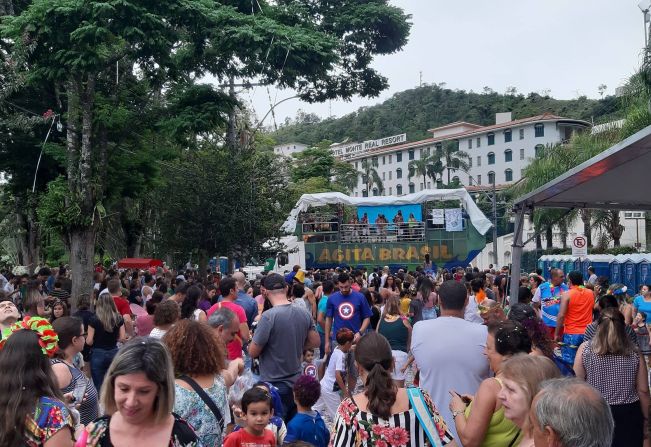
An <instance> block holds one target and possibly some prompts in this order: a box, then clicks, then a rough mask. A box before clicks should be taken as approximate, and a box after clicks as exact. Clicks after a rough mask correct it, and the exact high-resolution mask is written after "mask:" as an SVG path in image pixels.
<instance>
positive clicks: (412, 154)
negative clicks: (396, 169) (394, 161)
mask: <svg viewBox="0 0 651 447" xmlns="http://www.w3.org/2000/svg"><path fill="white" fill-rule="evenodd" d="M409 159H410V160H413V159H414V150H413V149H409Z"/></svg>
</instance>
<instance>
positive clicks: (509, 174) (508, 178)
mask: <svg viewBox="0 0 651 447" xmlns="http://www.w3.org/2000/svg"><path fill="white" fill-rule="evenodd" d="M504 180H506V181H507V182H512V181H513V171H511V170H510V169H507V170H506V171H504Z"/></svg>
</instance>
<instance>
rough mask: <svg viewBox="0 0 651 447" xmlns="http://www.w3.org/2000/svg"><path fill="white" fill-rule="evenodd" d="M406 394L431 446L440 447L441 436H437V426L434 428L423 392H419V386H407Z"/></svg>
mask: <svg viewBox="0 0 651 447" xmlns="http://www.w3.org/2000/svg"><path fill="white" fill-rule="evenodd" d="M407 396H408V397H409V403H410V404H411V408H412V409H413V410H414V413H416V417H417V418H418V422H420V426H421V427H422V428H423V431H424V432H425V434H426V435H427V439H429V442H430V444H431V445H432V447H441V446H442V445H443V444H442V443H441V437H440V436H439V431H438V428H436V424H434V420H433V419H432V415H431V414H430V412H429V409H428V408H427V404H426V403H425V399H424V398H423V393H421V391H420V388H417V387H409V388H407Z"/></svg>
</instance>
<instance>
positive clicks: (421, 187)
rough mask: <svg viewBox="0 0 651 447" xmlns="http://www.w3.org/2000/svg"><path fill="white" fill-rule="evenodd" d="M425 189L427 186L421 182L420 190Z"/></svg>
mask: <svg viewBox="0 0 651 447" xmlns="http://www.w3.org/2000/svg"><path fill="white" fill-rule="evenodd" d="M423 189H425V187H424V186H423V184H422V183H421V184H420V190H421V191H422V190H423Z"/></svg>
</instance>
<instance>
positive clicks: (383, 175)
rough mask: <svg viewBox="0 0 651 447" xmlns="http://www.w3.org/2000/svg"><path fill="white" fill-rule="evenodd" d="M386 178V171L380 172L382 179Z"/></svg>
mask: <svg viewBox="0 0 651 447" xmlns="http://www.w3.org/2000/svg"><path fill="white" fill-rule="evenodd" d="M386 179H387V173H386V172H383V173H382V180H383V181H384V180H386Z"/></svg>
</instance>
